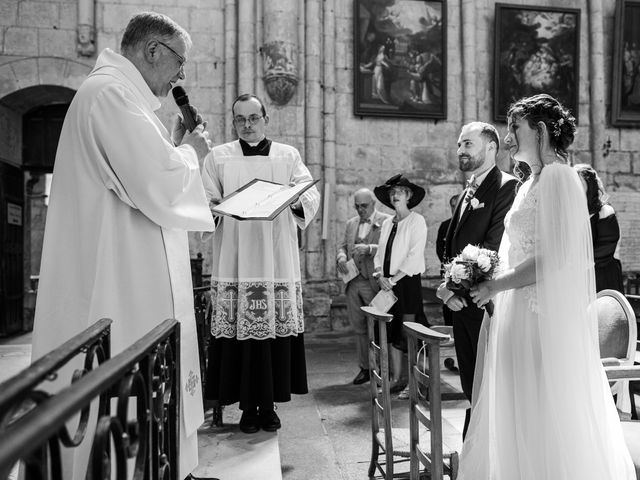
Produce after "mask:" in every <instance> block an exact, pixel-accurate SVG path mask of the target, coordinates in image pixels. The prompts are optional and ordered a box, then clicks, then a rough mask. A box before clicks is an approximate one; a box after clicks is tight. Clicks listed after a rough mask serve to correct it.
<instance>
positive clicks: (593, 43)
mask: <svg viewBox="0 0 640 480" xmlns="http://www.w3.org/2000/svg"><path fill="white" fill-rule="evenodd" d="M588 16H589V90H590V92H589V97H590V113H591V118H590V119H589V123H590V127H591V128H590V130H591V131H590V142H591V144H590V149H591V155H592V161H593V168H595V169H596V170H598V172H599V173H600V174H601V175H602V176H604V177H605V178H606V174H607V163H606V162H605V161H603V158H602V147H603V145H604V142H605V140H604V137H605V133H604V129H605V125H606V121H607V119H606V118H605V117H606V113H605V106H604V101H605V88H604V35H603V28H602V23H603V21H604V19H603V18H602V0H589V2H588ZM606 183H608V182H606V180H605V184H606Z"/></svg>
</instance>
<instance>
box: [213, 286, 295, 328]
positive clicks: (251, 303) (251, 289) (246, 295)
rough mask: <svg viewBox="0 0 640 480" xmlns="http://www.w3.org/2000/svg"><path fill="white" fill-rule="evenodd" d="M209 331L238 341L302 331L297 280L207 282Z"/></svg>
mask: <svg viewBox="0 0 640 480" xmlns="http://www.w3.org/2000/svg"><path fill="white" fill-rule="evenodd" d="M211 299H212V306H213V315H212V319H211V334H212V335H213V336H214V337H216V338H219V337H226V338H237V339H238V340H246V339H250V338H252V339H256V340H264V339H266V338H275V337H276V336H278V337H286V336H290V335H297V334H298V333H302V332H304V315H303V311H302V286H301V284H300V282H286V283H278V282H268V281H256V282H219V281H214V282H213V283H212V285H211Z"/></svg>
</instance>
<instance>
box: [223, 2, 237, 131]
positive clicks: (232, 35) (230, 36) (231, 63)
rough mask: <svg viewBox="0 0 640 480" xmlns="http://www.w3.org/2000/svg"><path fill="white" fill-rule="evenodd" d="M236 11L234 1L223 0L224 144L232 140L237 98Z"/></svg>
mask: <svg viewBox="0 0 640 480" xmlns="http://www.w3.org/2000/svg"><path fill="white" fill-rule="evenodd" d="M236 20H237V11H236V2H235V0H225V5H224V116H223V129H224V131H223V138H224V139H225V142H228V141H230V140H231V139H232V135H231V127H232V125H233V122H232V121H231V106H232V105H233V101H234V100H235V98H236V97H237V96H238V88H237V87H238V84H237V79H238V63H237V62H238V57H237V56H236V52H237V38H238V37H237V36H238V31H237V29H236Z"/></svg>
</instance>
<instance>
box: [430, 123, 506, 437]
mask: <svg viewBox="0 0 640 480" xmlns="http://www.w3.org/2000/svg"><path fill="white" fill-rule="evenodd" d="M499 148H500V140H499V137H498V131H497V130H496V128H495V127H494V126H493V125H490V124H488V123H484V122H472V123H469V124H467V125H465V126H463V127H462V130H461V132H460V137H459V138H458V152H457V153H458V161H459V168H460V170H461V171H462V172H463V173H464V176H465V179H466V180H467V188H466V189H465V190H464V191H463V192H462V194H461V195H460V197H459V199H458V203H457V205H456V208H455V210H454V212H453V217H452V219H451V223H450V224H449V228H448V230H447V235H446V238H445V246H444V253H445V259H446V260H447V261H449V260H451V259H452V258H453V257H455V256H456V255H458V254H459V253H460V252H461V251H462V249H463V248H464V247H466V246H467V245H469V244H472V245H477V246H479V247H482V248H489V249H491V250H495V251H497V250H498V248H499V246H500V240H501V239H502V234H503V233H504V217H505V215H506V214H507V212H508V211H509V209H510V208H511V204H512V203H513V199H514V198H515V195H516V183H517V180H516V178H515V177H513V176H512V175H509V174H507V173H504V172H502V171H501V170H500V169H499V168H498V167H497V166H496V155H497V153H498V150H499ZM438 296H439V297H440V298H441V299H442V301H443V302H444V303H445V305H446V306H447V307H449V309H451V310H452V319H453V336H454V338H455V347H456V355H457V357H458V366H459V369H460V383H461V384H462V391H463V392H464V394H465V396H466V397H467V399H468V400H469V401H471V389H472V387H473V372H474V370H475V366H476V353H477V352H478V337H479V335H480V326H481V324H482V317H483V313H484V310H482V309H479V308H478V307H476V305H475V304H474V303H472V302H470V301H467V300H465V299H464V298H462V297H459V296H458V295H455V294H454V293H453V292H451V291H449V290H447V289H446V287H445V286H444V284H443V285H441V286H440V288H439V289H438ZM470 413H471V411H470V409H467V412H466V416H465V421H464V429H463V431H462V437H463V438H464V436H465V435H466V433H467V428H468V426H469V418H470Z"/></svg>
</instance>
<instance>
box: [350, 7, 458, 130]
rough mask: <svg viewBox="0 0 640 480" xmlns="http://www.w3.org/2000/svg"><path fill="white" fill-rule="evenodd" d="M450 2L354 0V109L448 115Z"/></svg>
mask: <svg viewBox="0 0 640 480" xmlns="http://www.w3.org/2000/svg"><path fill="white" fill-rule="evenodd" d="M446 10H447V9H446V0H440V1H431V0H355V1H354V15H353V18H354V35H355V39H354V43H355V45H354V69H353V70H354V94H355V98H354V113H355V115H358V116H365V115H367V116H380V117H405V118H412V117H414V118H435V119H440V118H446V116H447V88H446V86H447V82H446V73H447V69H446V50H447V48H446Z"/></svg>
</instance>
